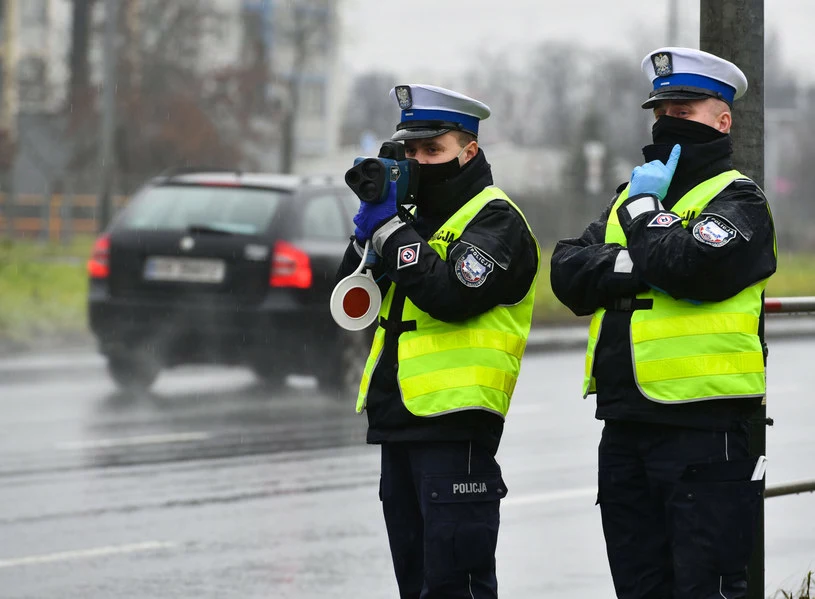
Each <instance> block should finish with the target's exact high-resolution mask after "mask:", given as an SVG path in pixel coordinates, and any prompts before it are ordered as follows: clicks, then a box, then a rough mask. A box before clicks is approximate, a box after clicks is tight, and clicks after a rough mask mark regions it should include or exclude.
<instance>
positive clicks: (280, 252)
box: [269, 241, 311, 289]
mask: <svg viewBox="0 0 815 599" xmlns="http://www.w3.org/2000/svg"><path fill="white" fill-rule="evenodd" d="M269 286H270V287H297V288H298V289H308V288H309V287H311V260H309V257H308V254H306V253H305V252H304V251H303V250H301V249H300V248H298V247H296V246H294V245H292V244H290V243H287V242H285V241H278V242H277V243H275V246H274V250H273V254H272V270H271V273H270V274H269Z"/></svg>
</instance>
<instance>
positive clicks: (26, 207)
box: [0, 194, 128, 242]
mask: <svg viewBox="0 0 815 599" xmlns="http://www.w3.org/2000/svg"><path fill="white" fill-rule="evenodd" d="M127 200H128V196H124V195H117V196H114V197H113V213H114V214H115V212H116V211H118V210H119V209H120V208H122V207H123V206H124V205H125V204H126V203H127ZM98 203H99V198H98V196H96V195H88V194H85V195H79V194H76V195H74V194H51V195H50V196H48V195H33V194H28V195H18V196H16V197H15V198H13V200H12V201H9V196H8V194H0V235H9V236H11V237H39V238H41V239H48V240H49V241H52V242H59V241H65V240H67V239H69V238H70V237H71V235H75V234H85V235H88V234H91V235H92V234H95V233H96V232H97V230H98V221H97V219H98V214H97V213H98V209H99V206H98Z"/></svg>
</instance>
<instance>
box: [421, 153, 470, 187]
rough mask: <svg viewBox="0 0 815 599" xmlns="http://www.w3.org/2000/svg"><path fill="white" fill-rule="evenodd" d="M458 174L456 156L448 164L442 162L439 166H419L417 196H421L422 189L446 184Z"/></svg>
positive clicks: (459, 166) (459, 170)
mask: <svg viewBox="0 0 815 599" xmlns="http://www.w3.org/2000/svg"><path fill="white" fill-rule="evenodd" d="M460 172H461V165H460V164H459V163H458V156H456V157H455V158H453V159H452V160H450V161H448V162H442V163H440V164H420V165H419V195H420V196H421V195H422V189H426V188H427V187H433V186H436V185H439V184H441V183H446V182H447V181H449V180H450V179H452V178H454V177H456V176H457V175H458V174H459V173H460Z"/></svg>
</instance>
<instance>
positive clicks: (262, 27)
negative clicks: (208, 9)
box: [206, 0, 341, 170]
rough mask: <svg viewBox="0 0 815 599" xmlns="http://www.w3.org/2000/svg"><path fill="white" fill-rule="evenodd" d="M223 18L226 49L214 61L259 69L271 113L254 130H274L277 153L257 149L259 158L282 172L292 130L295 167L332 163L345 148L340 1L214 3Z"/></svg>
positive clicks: (217, 50)
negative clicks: (310, 161) (321, 159)
mask: <svg viewBox="0 0 815 599" xmlns="http://www.w3.org/2000/svg"><path fill="white" fill-rule="evenodd" d="M214 3H215V5H216V7H217V10H218V11H219V12H221V13H222V15H223V19H222V21H221V28H222V31H221V32H220V35H219V37H220V38H221V40H222V42H221V43H219V44H217V45H215V46H214V47H213V48H212V50H211V52H210V53H209V56H208V58H207V61H206V62H207V63H208V65H210V66H211V67H212V68H214V69H216V70H217V69H218V68H223V67H227V66H229V65H235V64H238V65H241V66H243V67H255V68H256V70H257V73H258V79H257V85H256V89H255V94H257V96H258V100H259V101H260V103H261V104H262V105H263V106H264V111H262V112H263V114H262V115H261V116H259V117H256V118H255V121H256V122H255V125H256V126H257V127H258V128H261V129H263V128H264V127H266V128H271V129H270V130H269V131H268V133H269V137H271V138H272V139H275V140H276V141H277V142H279V143H276V144H274V146H269V145H267V144H263V145H262V146H259V147H257V148H255V152H254V158H255V159H256V160H257V161H258V162H259V163H260V164H261V165H262V166H263V167H264V168H268V169H270V170H276V167H278V166H279V165H280V164H281V162H282V161H283V157H282V155H281V154H282V153H283V152H285V151H286V148H285V144H286V143H287V141H286V138H285V131H284V128H285V127H286V126H287V125H290V126H291V128H292V129H291V138H292V140H293V141H292V143H293V151H294V156H295V158H296V160H295V168H296V164H297V163H299V162H300V161H301V160H303V159H305V160H308V159H311V158H315V157H322V156H327V155H329V154H331V153H332V152H334V151H335V150H336V148H337V146H338V139H339V127H340V109H341V106H340V102H338V101H336V100H335V98H336V97H337V96H338V92H337V89H338V86H337V83H338V81H337V71H338V60H339V40H338V31H339V17H338V14H337V7H336V4H337V3H336V2H335V1H334V0H300V1H298V2H292V1H291V0H214Z"/></svg>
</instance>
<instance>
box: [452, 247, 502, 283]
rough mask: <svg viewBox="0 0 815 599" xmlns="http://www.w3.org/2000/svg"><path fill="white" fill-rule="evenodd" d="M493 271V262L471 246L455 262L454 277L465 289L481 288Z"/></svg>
mask: <svg viewBox="0 0 815 599" xmlns="http://www.w3.org/2000/svg"><path fill="white" fill-rule="evenodd" d="M494 269H495V262H494V261H493V260H491V259H490V258H488V257H487V256H485V255H484V254H482V253H481V252H479V251H478V249H477V248H475V247H473V246H467V249H466V250H465V252H464V253H463V254H462V255H461V256H460V257H459V259H458V260H456V277H458V280H459V281H461V282H462V283H464V284H465V285H466V286H467V287H481V285H483V284H484V281H486V280H487V277H488V276H489V274H490V273H491V272H492V271H493V270H494Z"/></svg>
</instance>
